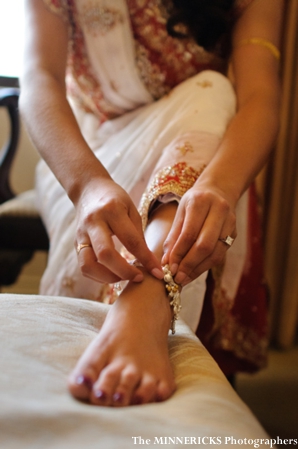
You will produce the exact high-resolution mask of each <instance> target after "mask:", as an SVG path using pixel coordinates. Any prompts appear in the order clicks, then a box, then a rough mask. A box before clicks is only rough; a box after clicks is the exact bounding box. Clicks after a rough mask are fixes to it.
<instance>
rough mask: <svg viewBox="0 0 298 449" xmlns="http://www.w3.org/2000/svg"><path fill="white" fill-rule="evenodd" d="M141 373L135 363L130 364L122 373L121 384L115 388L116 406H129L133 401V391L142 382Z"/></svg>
mask: <svg viewBox="0 0 298 449" xmlns="http://www.w3.org/2000/svg"><path fill="white" fill-rule="evenodd" d="M140 379H141V375H140V372H139V371H138V369H137V368H136V367H135V366H133V365H128V366H126V367H125V369H124V370H123V371H122V373H121V378H120V381H119V385H118V386H117V387H116V389H115V393H114V395H113V402H114V404H113V405H114V406H115V407H120V406H122V407H123V406H127V405H129V404H130V403H131V400H132V396H133V393H134V391H135V389H136V388H137V387H138V385H139V383H140Z"/></svg>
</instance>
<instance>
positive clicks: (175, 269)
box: [170, 263, 178, 276]
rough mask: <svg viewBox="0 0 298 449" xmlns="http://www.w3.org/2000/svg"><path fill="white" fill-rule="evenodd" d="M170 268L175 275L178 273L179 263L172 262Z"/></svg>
mask: <svg viewBox="0 0 298 449" xmlns="http://www.w3.org/2000/svg"><path fill="white" fill-rule="evenodd" d="M170 270H171V273H172V275H173V276H174V275H175V274H176V273H177V270H178V264H177V263H172V265H171V268H170Z"/></svg>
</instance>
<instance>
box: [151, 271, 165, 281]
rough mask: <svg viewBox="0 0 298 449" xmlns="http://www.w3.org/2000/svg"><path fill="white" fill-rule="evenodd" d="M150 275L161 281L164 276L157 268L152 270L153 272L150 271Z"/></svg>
mask: <svg viewBox="0 0 298 449" xmlns="http://www.w3.org/2000/svg"><path fill="white" fill-rule="evenodd" d="M151 274H152V276H154V277H156V278H157V279H163V276H164V274H163V272H162V271H161V270H160V269H159V268H153V270H151Z"/></svg>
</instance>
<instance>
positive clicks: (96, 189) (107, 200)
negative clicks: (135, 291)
mask: <svg viewBox="0 0 298 449" xmlns="http://www.w3.org/2000/svg"><path fill="white" fill-rule="evenodd" d="M113 236H116V237H117V238H118V239H119V240H120V242H121V243H122V244H123V245H124V246H125V248H126V249H127V250H128V251H129V252H131V253H132V254H133V255H134V256H135V257H136V258H137V259H138V260H139V261H140V262H141V263H142V264H143V266H144V267H145V268H146V269H147V270H148V271H149V272H151V274H153V275H154V276H155V277H158V278H159V279H162V277H163V274H162V271H161V265H160V263H159V262H158V260H157V258H156V257H155V256H154V254H153V253H152V252H151V251H149V249H148V247H147V245H146V243H145V240H144V235H143V231H142V223H141V218H140V215H139V213H138V211H137V209H136V207H135V206H134V204H133V202H132V200H131V199H130V197H129V195H128V194H127V193H126V192H125V191H124V190H123V189H122V188H121V187H120V186H119V185H118V184H116V183H115V182H114V181H113V180H112V179H110V178H105V179H104V180H102V179H100V180H99V181H98V180H95V181H94V180H92V181H90V183H89V184H88V186H86V187H85V189H84V192H83V194H82V195H81V198H80V201H79V202H78V204H77V236H76V246H77V245H78V244H80V243H81V244H82V243H87V244H90V247H84V248H83V249H82V250H81V251H80V252H79V255H78V260H79V264H80V267H81V271H82V273H83V274H84V276H87V277H89V278H91V279H94V280H96V281H99V282H105V283H113V282H118V281H120V280H133V281H134V282H141V281H142V280H143V273H142V271H141V270H139V269H138V268H137V267H135V266H133V265H130V264H129V263H128V262H127V261H126V260H125V259H124V258H123V257H122V256H121V255H120V254H119V252H118V251H117V250H116V249H115V245H114V241H113Z"/></svg>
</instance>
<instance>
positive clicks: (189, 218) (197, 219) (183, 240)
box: [169, 204, 209, 274]
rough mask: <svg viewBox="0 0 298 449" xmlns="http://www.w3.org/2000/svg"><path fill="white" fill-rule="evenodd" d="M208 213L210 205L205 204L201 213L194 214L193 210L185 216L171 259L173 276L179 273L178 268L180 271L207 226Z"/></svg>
mask: <svg viewBox="0 0 298 449" xmlns="http://www.w3.org/2000/svg"><path fill="white" fill-rule="evenodd" d="M208 212H209V205H207V204H203V205H202V207H201V209H200V211H199V212H198V211H196V212H194V209H193V210H192V211H191V210H190V213H186V214H185V217H184V222H183V225H182V229H181V231H180V233H179V236H178V238H176V240H175V243H174V246H173V248H172V250H171V253H170V257H169V264H170V267H171V271H172V273H173V274H174V273H175V272H177V270H178V266H179V270H180V264H181V262H182V260H183V259H184V258H185V255H186V254H187V253H188V252H189V251H190V249H191V248H192V246H193V245H194V243H195V242H196V241H197V239H198V236H199V234H200V232H201V230H202V228H203V227H204V226H205V222H206V217H208ZM173 266H174V267H177V269H176V270H175V269H174V270H173ZM190 271H191V270H190Z"/></svg>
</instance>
